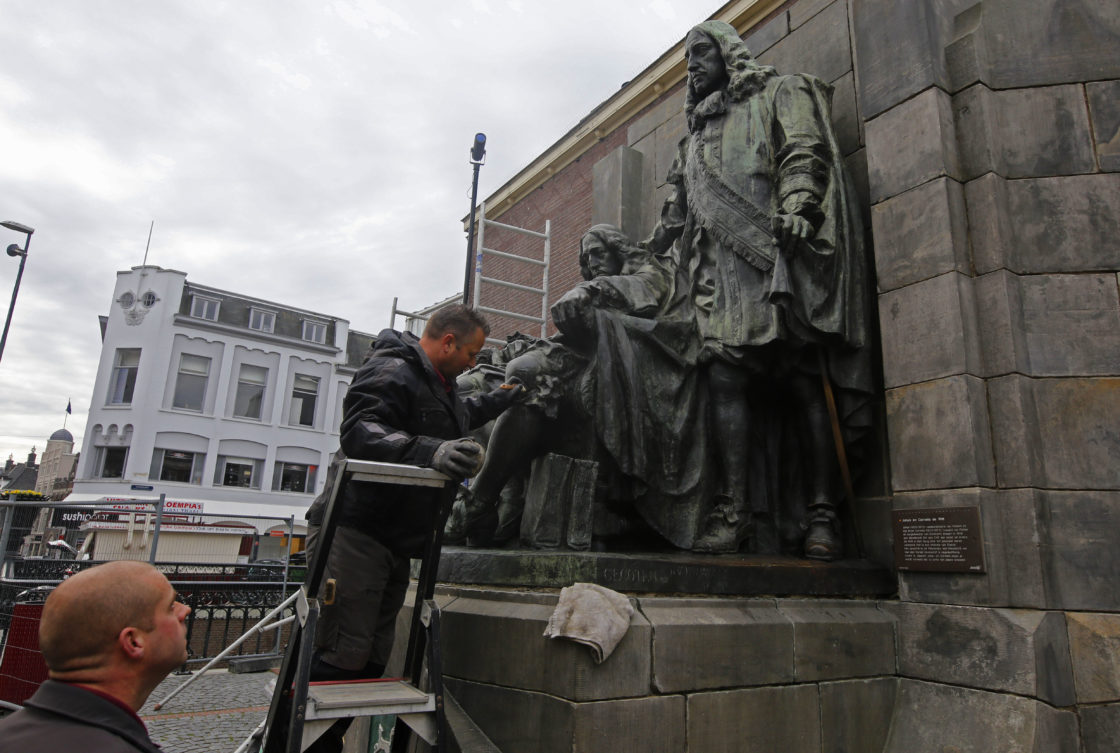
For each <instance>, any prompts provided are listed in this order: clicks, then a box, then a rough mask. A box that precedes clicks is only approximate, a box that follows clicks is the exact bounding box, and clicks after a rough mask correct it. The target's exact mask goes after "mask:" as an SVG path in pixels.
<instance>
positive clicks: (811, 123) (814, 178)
mask: <svg viewBox="0 0 1120 753" xmlns="http://www.w3.org/2000/svg"><path fill="white" fill-rule="evenodd" d="M825 116H826V113H821V112H820V110H819V108H818V107H817V102H816V99H815V98H814V97H813V92H812V84H811V83H810V81H809V80H808V79H807V78H805V77H804V76H787V77H785V79H784V80H783V81H782V83H781V84H779V85H778V88H777V91H776V93H775V97H774V120H775V124H774V126H775V128H774V131H775V135H776V139H777V142H778V143H777V145H776V146H777V153H776V157H777V166H778V175H777V185H778V202H779V206H780V207H781V210H782V212H784V213H787V214H797V215H800V216H802V217H804V218H805V219H807V220H809V221H810V222H812V223H813V227H814V228H817V227H820V224H821V220H822V219H823V214H822V212H821V201H822V199H823V198H824V195H825V191H826V190H827V188H828V175H829V170H828V165H829V160H830V159H831V155H830V154H829V148H828V139H827V137H826V135H825V132H824V128H826V127H827V126H826V125H825V123H824V120H823V118H824V117H825Z"/></svg>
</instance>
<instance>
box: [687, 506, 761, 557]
mask: <svg viewBox="0 0 1120 753" xmlns="http://www.w3.org/2000/svg"><path fill="white" fill-rule="evenodd" d="M746 507H747V506H746V503H745V502H743V501H736V500H733V499H732V498H731V497H730V496H728V495H726V494H720V495H718V496H717V497H716V505H715V507H713V508H712V511H711V512H710V513H708V517H707V519H706V520H705V521H704V530H703V532H702V533H701V534H700V536H699V537H698V538H697V539H696V541H694V542H693V544H692V551H694V552H702V553H704V554H728V553H731V552H737V551H739V547H740V546H741V545H742V544H743V542H744V541H746V540H747V538H748V537H749V536H750V534H751V521H750V516H749V515H747V514H746Z"/></svg>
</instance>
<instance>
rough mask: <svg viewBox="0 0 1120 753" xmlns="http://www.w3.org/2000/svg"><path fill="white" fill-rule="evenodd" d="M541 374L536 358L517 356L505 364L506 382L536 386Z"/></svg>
mask: <svg viewBox="0 0 1120 753" xmlns="http://www.w3.org/2000/svg"><path fill="white" fill-rule="evenodd" d="M540 373H541V364H540V361H539V360H538V359H537V358H534V357H531V356H530V355H524V356H518V357H517V358H515V359H513V360H512V361H510V362H509V363H508V364H506V382H507V383H514V382H521V383H522V384H528V385H532V384H536V381H537V378H538V377H539V376H540Z"/></svg>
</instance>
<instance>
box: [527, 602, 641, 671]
mask: <svg viewBox="0 0 1120 753" xmlns="http://www.w3.org/2000/svg"><path fill="white" fill-rule="evenodd" d="M633 615H634V607H633V605H631V604H630V600H629V599H627V598H626V597H625V596H623V595H622V594H620V593H618V592H617V591H612V590H610V589H609V588H603V587H602V586H599V585H596V584H594V583H573V584H572V585H570V586H568V587H567V588H563V589H561V591H560V601H559V602H557V604H556V609H555V610H553V612H552V616H551V617H549V619H548V627H546V628H545V631H544V635H545V637H546V638H568V639H570V640H573V641H575V642H576V643H582V644H584V645H585V646H588V647H590V648H591V653H592V656H593V658H594V659H595V663H596V664H602V663H603V661H604V660H605V659H606V658H607V657H608V656H610V655H611V652H612V651H614V649H615V646H617V645H618V642H619V641H621V640H622V636H624V635H626V631H627V630H628V629H629V628H630V618H631V617H632V616H633Z"/></svg>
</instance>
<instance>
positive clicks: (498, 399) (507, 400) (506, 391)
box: [487, 380, 529, 413]
mask: <svg viewBox="0 0 1120 753" xmlns="http://www.w3.org/2000/svg"><path fill="white" fill-rule="evenodd" d="M528 396H529V390H528V388H526V387H525V385H524V384H522V383H521V382H520V380H513V381H512V382H511V383H510V384H503V385H501V386H499V387H496V388H495V389H493V390H491V391H490V392H489V393H488V395H487V399H488V401H489V402H490V404H491V405H492V406H494V408H495V409H496V410H497V412H499V413H501V412H502V411H504V410H505V409H506V408H508V407H510V406H511V405H516V404H517V403H520V402H522V401H523V400H525V398H527V397H528Z"/></svg>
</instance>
